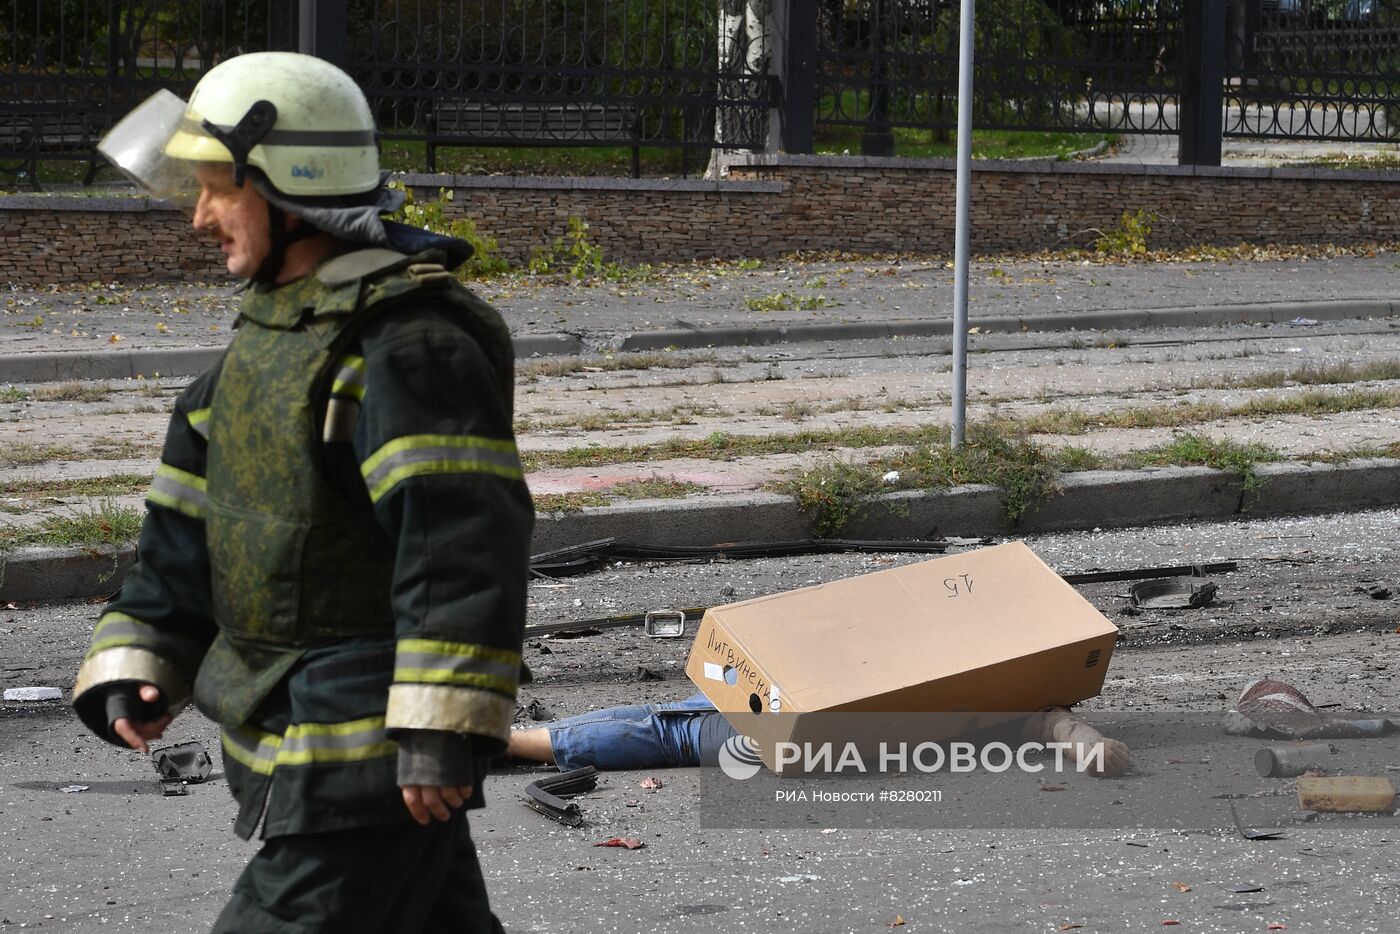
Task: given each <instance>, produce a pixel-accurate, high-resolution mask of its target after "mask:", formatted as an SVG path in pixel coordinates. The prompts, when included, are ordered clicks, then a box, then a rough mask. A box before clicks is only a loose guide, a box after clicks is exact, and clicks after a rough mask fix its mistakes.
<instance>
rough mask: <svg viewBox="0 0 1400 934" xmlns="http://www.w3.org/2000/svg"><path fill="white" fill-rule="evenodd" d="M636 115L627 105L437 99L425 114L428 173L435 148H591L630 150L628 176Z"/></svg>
mask: <svg viewBox="0 0 1400 934" xmlns="http://www.w3.org/2000/svg"><path fill="white" fill-rule="evenodd" d="M640 128H641V122H640V113H639V111H638V109H637V107H636V106H635V105H632V104H594V103H536V102H521V103H508V102H505V101H469V100H463V99H461V98H450V97H447V98H439V99H437V100H435V101H433V106H432V111H431V113H430V114H429V117H428V135H427V145H428V171H429V172H436V171H437V147H439V146H503V145H532V146H597V145H600V144H607V143H622V144H626V145H629V146H630V147H631V149H632V177H633V178H637V177H638V176H639V175H640V174H641V154H640V148H639V146H638V145H637V141H638V138H639V136H640V132H639V131H640Z"/></svg>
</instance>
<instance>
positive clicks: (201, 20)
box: [0, 0, 296, 181]
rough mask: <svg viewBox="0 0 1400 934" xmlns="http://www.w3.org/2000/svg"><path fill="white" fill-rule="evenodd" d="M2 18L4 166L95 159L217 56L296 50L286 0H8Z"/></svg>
mask: <svg viewBox="0 0 1400 934" xmlns="http://www.w3.org/2000/svg"><path fill="white" fill-rule="evenodd" d="M7 6H8V7H9V10H8V11H7V12H6V15H5V20H6V21H5V22H4V23H0V37H3V38H0V88H3V91H0V169H8V170H10V171H11V172H22V171H26V172H28V174H29V177H30V179H31V181H32V180H33V179H34V177H35V176H34V170H35V167H36V166H37V163H38V161H39V160H40V159H43V160H50V159H52V160H64V159H70V160H88V161H89V162H91V163H92V166H93V167H92V168H90V169H89V173H88V175H89V180H90V179H91V176H92V174H93V172H94V171H95V168H96V163H95V162H92V160H93V159H94V154H95V147H96V144H97V141H98V139H100V138H101V135H102V133H103V132H104V131H105V130H106V129H107V128H108V127H109V126H111V124H112V123H113V122H114V121H115V120H117V119H118V118H120V117H121V116H122V115H124V114H125V113H126V112H127V111H128V110H130V109H131V108H132V107H134V106H135V105H136V104H138V103H140V102H141V101H142V100H144V99H145V98H146V97H147V96H149V95H150V94H152V93H153V92H154V91H155V90H156V89H158V88H163V87H164V88H170V89H172V90H174V91H175V92H176V93H178V94H181V95H182V96H183V95H185V94H188V93H189V91H190V89H191V88H193V86H194V84H195V82H196V81H198V80H199V76H200V75H201V74H203V73H204V72H205V71H206V70H207V69H209V68H210V67H212V66H213V64H214V63H215V62H218V61H220V60H222V59H223V58H226V57H228V56H230V55H235V54H238V53H240V52H243V51H250V50H254V49H293V48H296V9H295V6H294V5H292V4H289V3H286V2H284V0H191V2H171V0H11V2H10V3H9V4H7Z"/></svg>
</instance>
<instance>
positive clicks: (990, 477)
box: [778, 424, 1061, 538]
mask: <svg viewBox="0 0 1400 934" xmlns="http://www.w3.org/2000/svg"><path fill="white" fill-rule="evenodd" d="M940 435H941V437H940V438H938V440H936V441H935V442H933V443H931V444H927V445H920V446H918V447H914V448H910V449H908V450H905V451H900V452H898V453H895V454H891V455H888V456H885V457H880V458H877V459H875V460H873V461H870V462H867V463H852V462H849V461H840V460H837V461H832V462H830V463H827V464H822V465H819V466H817V467H814V468H812V469H810V470H805V471H802V472H801V473H799V474H798V475H797V476H795V477H793V478H792V479H790V480H788V481H786V482H784V483H782V484H780V485H779V487H778V489H779V490H780V491H781V492H785V493H787V494H789V495H790V496H792V497H793V498H794V499H796V500H797V503H798V505H799V506H801V507H802V509H803V511H804V512H808V513H810V514H811V515H812V525H813V531H814V533H815V534H816V535H818V536H819V537H821V538H831V537H834V536H837V535H839V534H840V533H841V532H842V531H843V530H844V529H845V528H846V527H847V526H849V525H850V523H851V522H853V521H857V520H859V519H861V518H863V517H864V516H865V515H866V514H867V511H868V509H869V506H870V503H871V501H872V500H873V499H874V497H876V496H878V495H879V494H881V493H886V492H891V491H893V490H936V489H947V488H949V487H954V486H963V485H966V484H990V485H992V486H996V487H1000V488H1001V490H1002V493H1003V508H1004V509H1005V510H1006V516H1007V518H1008V519H1010V520H1011V521H1012V522H1015V521H1016V520H1018V519H1020V518H1021V516H1023V515H1025V513H1026V510H1027V509H1029V508H1030V507H1031V506H1032V505H1033V504H1034V503H1036V502H1038V501H1039V500H1041V499H1043V498H1044V497H1045V496H1046V495H1047V494H1048V493H1049V492H1050V491H1051V490H1052V489H1053V488H1054V484H1055V475H1056V474H1057V473H1058V472H1059V471H1060V469H1061V465H1060V464H1059V463H1058V461H1057V460H1056V457H1055V454H1054V452H1052V451H1050V450H1048V449H1046V448H1043V447H1041V446H1040V445H1038V444H1036V443H1034V442H1033V441H1031V440H1030V439H1029V438H1028V437H1026V436H1025V435H1024V434H1019V433H1007V432H1004V431H1002V430H1000V429H998V428H995V427H992V426H989V425H984V424H974V425H971V426H969V428H968V433H967V437H966V439H965V443H964V444H963V445H962V446H961V447H958V448H954V447H953V446H952V443H951V441H950V439H949V433H948V431H947V429H943V430H942V431H941V432H940ZM891 471H893V472H896V473H898V475H899V477H898V479H897V480H892V481H886V480H885V479H884V477H885V476H886V475H889V474H890V472H891Z"/></svg>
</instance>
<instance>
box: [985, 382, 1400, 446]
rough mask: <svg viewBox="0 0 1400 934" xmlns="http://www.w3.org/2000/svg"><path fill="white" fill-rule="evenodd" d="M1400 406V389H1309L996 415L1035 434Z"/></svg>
mask: <svg viewBox="0 0 1400 934" xmlns="http://www.w3.org/2000/svg"><path fill="white" fill-rule="evenodd" d="M1397 407H1400V390H1385V389H1355V390H1351V391H1349V392H1344V393H1330V392H1323V391H1321V390H1309V391H1306V392H1300V393H1295V394H1292V395H1287V396H1270V397H1266V398H1261V399H1251V400H1249V401H1248V402H1245V403H1243V404H1240V405H1222V404H1220V403H1215V402H1197V403H1186V404H1183V405H1174V406H1165V405H1164V406H1145V407H1141V408H1131V409H1116V410H1113V411H1109V412H1081V411H1078V410H1075V409H1052V410H1050V411H1047V412H1038V413H1036V414H1034V415H1027V416H1023V417H1017V418H1004V419H996V418H994V419H991V420H990V421H991V423H992V424H996V425H999V426H1001V427H1002V428H1003V429H1004V430H1017V431H1025V432H1029V433H1031V434H1047V435H1081V434H1085V433H1086V432H1089V431H1093V430H1095V429H1099V428H1185V427H1189V426H1191V425H1199V424H1200V423H1202V422H1211V421H1219V420H1222V419H1228V418H1254V417H1266V416H1277V415H1307V416H1321V415H1336V414H1340V413H1342V412H1359V411H1365V410H1368V409H1390V408H1397Z"/></svg>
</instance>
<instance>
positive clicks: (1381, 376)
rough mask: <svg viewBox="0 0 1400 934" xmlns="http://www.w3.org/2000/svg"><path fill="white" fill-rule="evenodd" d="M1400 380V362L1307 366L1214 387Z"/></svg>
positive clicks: (1228, 380)
mask: <svg viewBox="0 0 1400 934" xmlns="http://www.w3.org/2000/svg"><path fill="white" fill-rule="evenodd" d="M1385 380H1400V360H1373V361H1371V362H1369V363H1362V364H1356V363H1332V364H1326V365H1320V366H1319V365H1316V364H1311V363H1307V364H1304V365H1303V366H1301V367H1298V368H1296V369H1292V370H1271V371H1269V372H1267V373H1251V374H1249V375H1247V376H1236V377H1231V378H1229V379H1225V380H1220V381H1218V382H1216V383H1214V384H1212V386H1211V388H1217V389H1277V388H1279V387H1280V386H1335V385H1338V384H1341V383H1368V382H1381V381H1385Z"/></svg>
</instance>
